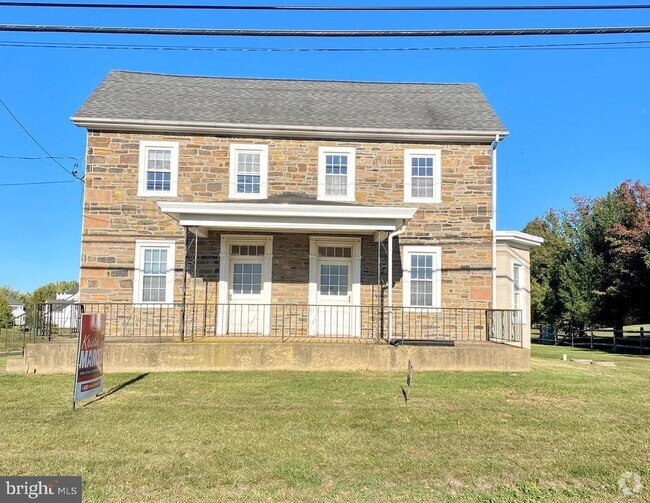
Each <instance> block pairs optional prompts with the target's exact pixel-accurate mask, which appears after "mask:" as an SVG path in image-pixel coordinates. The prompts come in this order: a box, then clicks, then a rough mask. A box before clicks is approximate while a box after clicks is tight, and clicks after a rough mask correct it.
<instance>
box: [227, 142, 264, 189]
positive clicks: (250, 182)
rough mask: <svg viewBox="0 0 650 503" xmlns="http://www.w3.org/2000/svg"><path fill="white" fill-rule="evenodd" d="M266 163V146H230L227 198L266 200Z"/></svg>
mask: <svg viewBox="0 0 650 503" xmlns="http://www.w3.org/2000/svg"><path fill="white" fill-rule="evenodd" d="M268 163H269V148H268V146H267V145H253V144H250V145H240V144H233V145H231V146H230V190H229V196H230V197H231V198H237V199H266V197H267V179H268Z"/></svg>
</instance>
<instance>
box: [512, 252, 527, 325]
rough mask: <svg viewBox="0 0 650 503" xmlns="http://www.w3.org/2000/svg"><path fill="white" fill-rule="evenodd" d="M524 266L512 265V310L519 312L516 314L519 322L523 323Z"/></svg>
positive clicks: (514, 263)
mask: <svg viewBox="0 0 650 503" xmlns="http://www.w3.org/2000/svg"><path fill="white" fill-rule="evenodd" d="M522 271H523V266H522V265H521V264H518V263H516V262H513V264H512V309H514V310H515V311H518V312H517V313H515V316H516V317H517V321H518V322H519V323H523V321H524V317H523V312H524V311H523V309H524V307H523V284H522V277H523V274H522Z"/></svg>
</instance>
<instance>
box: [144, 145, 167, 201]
mask: <svg viewBox="0 0 650 503" xmlns="http://www.w3.org/2000/svg"><path fill="white" fill-rule="evenodd" d="M146 156H147V160H146V166H147V172H146V186H147V190H153V191H159V192H169V191H170V190H171V169H172V151H171V149H168V148H150V149H147V151H146Z"/></svg>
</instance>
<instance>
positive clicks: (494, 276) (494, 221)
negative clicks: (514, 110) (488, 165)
mask: <svg viewBox="0 0 650 503" xmlns="http://www.w3.org/2000/svg"><path fill="white" fill-rule="evenodd" d="M499 140H500V136H499V135H496V136H495V137H494V141H493V142H492V309H496V305H497V146H498V143H499Z"/></svg>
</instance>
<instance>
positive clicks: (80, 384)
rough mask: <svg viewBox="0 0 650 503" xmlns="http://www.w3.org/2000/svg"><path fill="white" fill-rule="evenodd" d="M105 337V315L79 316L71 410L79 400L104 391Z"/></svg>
mask: <svg viewBox="0 0 650 503" xmlns="http://www.w3.org/2000/svg"><path fill="white" fill-rule="evenodd" d="M105 336H106V314H105V313H102V314H99V313H93V314H82V315H81V330H80V332H79V343H78V344H77V360H76V361H77V364H76V369H75V378H74V395H73V397H72V410H74V409H75V405H76V403H77V402H78V401H79V400H83V399H85V398H90V397H93V396H95V395H98V394H99V393H101V392H102V391H104V338H105Z"/></svg>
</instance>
